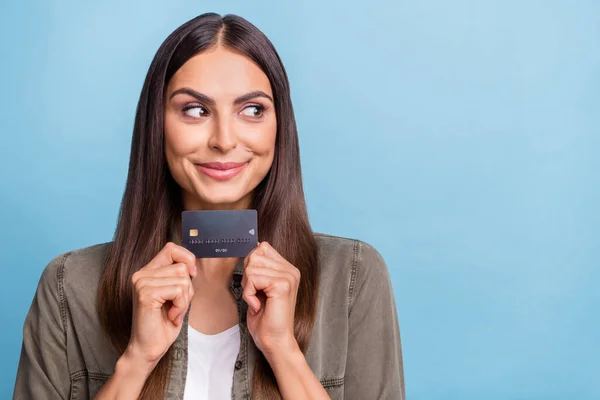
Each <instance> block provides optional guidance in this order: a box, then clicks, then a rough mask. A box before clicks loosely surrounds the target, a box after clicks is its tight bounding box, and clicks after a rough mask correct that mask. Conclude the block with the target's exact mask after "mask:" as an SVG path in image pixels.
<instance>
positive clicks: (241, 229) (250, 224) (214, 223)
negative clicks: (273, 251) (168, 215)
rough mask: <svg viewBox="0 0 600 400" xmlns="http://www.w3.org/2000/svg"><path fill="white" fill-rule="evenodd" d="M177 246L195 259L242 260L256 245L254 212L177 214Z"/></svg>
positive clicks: (205, 211) (202, 211)
mask: <svg viewBox="0 0 600 400" xmlns="http://www.w3.org/2000/svg"><path fill="white" fill-rule="evenodd" d="M181 229H182V232H181V238H182V239H181V245H182V246H183V247H185V248H186V249H188V250H189V251H191V252H192V253H194V254H195V255H196V258H218V257H246V256H247V255H248V253H250V251H252V249H254V248H255V247H256V246H257V245H258V221H257V213H256V210H189V211H183V212H182V213H181Z"/></svg>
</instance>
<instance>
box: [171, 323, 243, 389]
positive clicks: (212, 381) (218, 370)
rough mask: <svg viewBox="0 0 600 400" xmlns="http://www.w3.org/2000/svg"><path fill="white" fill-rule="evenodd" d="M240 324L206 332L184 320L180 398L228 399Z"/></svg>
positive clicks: (238, 341) (238, 345)
mask: <svg viewBox="0 0 600 400" xmlns="http://www.w3.org/2000/svg"><path fill="white" fill-rule="evenodd" d="M239 332H240V327H239V325H234V326H232V327H231V328H229V329H226V330H224V331H223V332H219V333H217V334H215V335H206V334H204V333H202V332H199V331H197V330H195V329H194V328H192V327H191V326H190V325H189V324H188V368H187V377H186V381H185V390H184V396H183V399H184V400H220V399H231V387H232V384H233V371H234V367H235V361H236V359H237V356H238V353H239V350H240V333H239Z"/></svg>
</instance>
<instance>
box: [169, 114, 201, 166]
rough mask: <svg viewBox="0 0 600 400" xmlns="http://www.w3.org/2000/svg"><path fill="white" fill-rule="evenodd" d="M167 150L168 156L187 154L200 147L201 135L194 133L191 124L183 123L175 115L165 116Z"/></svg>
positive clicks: (175, 157)
mask: <svg viewBox="0 0 600 400" xmlns="http://www.w3.org/2000/svg"><path fill="white" fill-rule="evenodd" d="M164 132H165V150H166V152H167V157H170V158H172V159H174V160H175V159H178V158H181V157H184V156H186V155H187V154H189V153H191V152H193V151H194V149H195V148H197V147H198V144H199V143H198V139H199V138H201V137H202V136H201V135H198V134H197V133H196V134H194V132H193V128H192V127H191V126H190V125H186V124H182V123H181V122H179V121H178V120H177V119H176V118H175V117H172V116H170V115H169V114H167V115H166V116H165V125H164Z"/></svg>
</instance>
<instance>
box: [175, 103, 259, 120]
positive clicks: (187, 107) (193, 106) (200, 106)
mask: <svg viewBox="0 0 600 400" xmlns="http://www.w3.org/2000/svg"><path fill="white" fill-rule="evenodd" d="M250 107H255V108H258V109H259V110H260V116H258V117H250V118H253V119H257V120H258V119H262V118H263V117H264V115H265V111H266V110H267V109H268V108H269V107H266V106H263V105H262V104H248V105H247V106H246V107H244V108H243V109H242V111H243V110H245V109H246V108H250ZM194 108H202V109H203V110H205V111H208V110H207V109H206V107H204V106H202V105H199V104H191V105H188V106H185V107H184V108H183V109H182V110H181V111H182V112H183V114H184V116H185V117H189V118H193V119H198V118H196V117H192V116H190V115H188V114H186V111H189V110H192V109H194Z"/></svg>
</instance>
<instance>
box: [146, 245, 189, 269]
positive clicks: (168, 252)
mask: <svg viewBox="0 0 600 400" xmlns="http://www.w3.org/2000/svg"><path fill="white" fill-rule="evenodd" d="M175 263H184V264H185V265H187V266H188V268H189V275H191V276H196V256H195V255H194V253H192V252H191V251H189V250H188V249H186V248H185V247H182V246H178V245H176V244H175V243H173V242H168V243H167V244H166V245H165V246H164V247H163V248H162V250H161V251H159V252H158V254H157V255H156V256H155V257H154V258H153V259H152V260H151V261H150V262H149V263H148V264H147V265H146V266H145V267H144V268H145V269H156V268H160V267H162V266H165V265H170V264H175Z"/></svg>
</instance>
